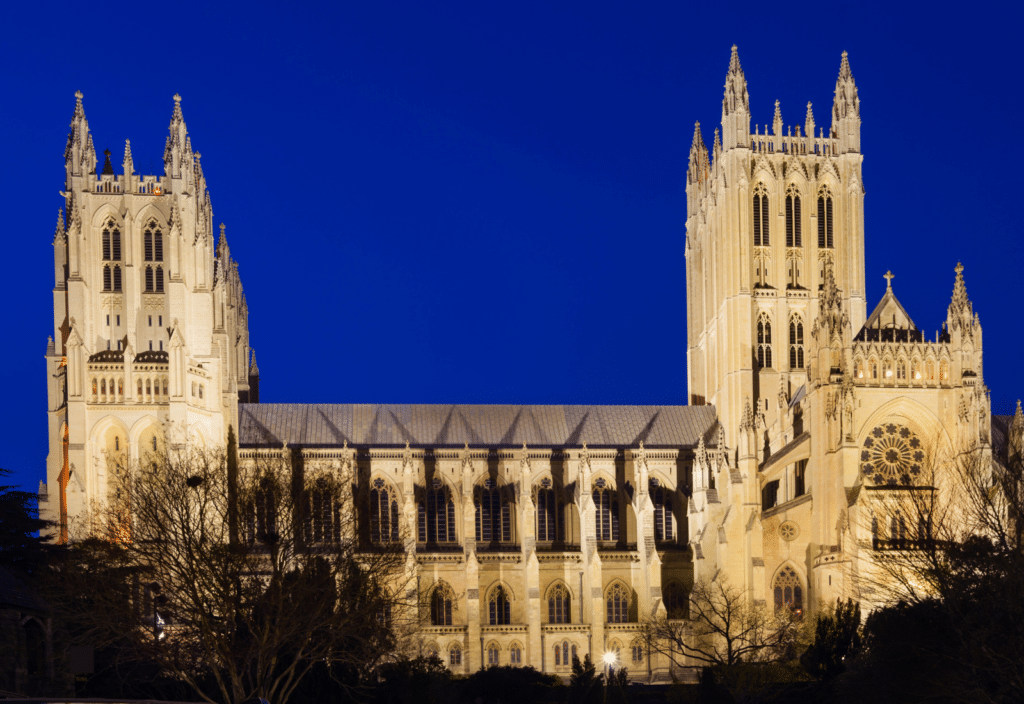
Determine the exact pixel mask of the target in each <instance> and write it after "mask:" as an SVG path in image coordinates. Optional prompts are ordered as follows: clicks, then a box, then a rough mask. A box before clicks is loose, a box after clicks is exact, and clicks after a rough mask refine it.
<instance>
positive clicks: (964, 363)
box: [946, 262, 981, 382]
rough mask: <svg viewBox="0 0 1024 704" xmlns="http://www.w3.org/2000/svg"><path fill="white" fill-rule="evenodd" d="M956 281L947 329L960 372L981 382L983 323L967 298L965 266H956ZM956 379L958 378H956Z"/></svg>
mask: <svg viewBox="0 0 1024 704" xmlns="http://www.w3.org/2000/svg"><path fill="white" fill-rule="evenodd" d="M954 271H956V280H955V281H954V282H953V298H952V300H951V301H950V302H949V309H948V311H947V313H946V329H947V330H949V335H950V343H951V347H952V350H956V352H954V354H957V353H959V355H960V359H959V362H960V369H959V372H960V373H961V374H962V375H963V376H964V377H976V378H977V381H978V382H980V381H981V323H980V322H979V320H978V316H977V314H976V313H974V307H973V305H972V304H971V299H970V298H968V297H967V285H966V284H965V283H964V276H963V271H964V267H963V264H960V263H959V262H958V263H957V265H956V269H954ZM954 378H956V377H954Z"/></svg>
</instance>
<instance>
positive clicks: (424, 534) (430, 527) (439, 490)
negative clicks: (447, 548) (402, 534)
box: [416, 477, 456, 543]
mask: <svg viewBox="0 0 1024 704" xmlns="http://www.w3.org/2000/svg"><path fill="white" fill-rule="evenodd" d="M416 510H417V519H418V520H417V524H418V528H419V539H420V542H421V543H453V542H455V540H456V538H455V502H454V501H453V500H452V496H451V492H450V491H449V490H448V487H446V486H444V483H443V482H442V481H441V480H440V479H437V478H436V477H435V478H434V480H433V482H432V483H431V486H430V487H429V488H428V489H426V490H425V491H424V496H423V499H422V500H421V501H420V502H419V503H418V504H417V509H416Z"/></svg>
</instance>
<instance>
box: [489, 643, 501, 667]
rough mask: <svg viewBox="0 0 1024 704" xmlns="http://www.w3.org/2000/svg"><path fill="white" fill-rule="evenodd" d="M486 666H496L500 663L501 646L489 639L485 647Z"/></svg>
mask: <svg viewBox="0 0 1024 704" xmlns="http://www.w3.org/2000/svg"><path fill="white" fill-rule="evenodd" d="M486 657H487V667H497V666H498V665H500V664H501V646H499V645H498V643H497V641H493V640H492V641H491V642H490V643H488V644H487V648H486Z"/></svg>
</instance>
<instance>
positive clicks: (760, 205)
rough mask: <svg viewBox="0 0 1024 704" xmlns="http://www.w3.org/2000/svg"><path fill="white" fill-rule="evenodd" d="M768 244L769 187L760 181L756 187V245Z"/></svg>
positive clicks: (764, 245)
mask: <svg viewBox="0 0 1024 704" xmlns="http://www.w3.org/2000/svg"><path fill="white" fill-rule="evenodd" d="M768 245H769V240H768V189H767V188H765V186H764V184H763V183H759V184H757V186H755V187H754V246H755V247H767V246H768Z"/></svg>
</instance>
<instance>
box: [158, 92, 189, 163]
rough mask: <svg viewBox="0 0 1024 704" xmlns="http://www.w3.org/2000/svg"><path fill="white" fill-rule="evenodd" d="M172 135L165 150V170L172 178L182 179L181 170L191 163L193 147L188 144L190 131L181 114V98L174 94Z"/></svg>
mask: <svg viewBox="0 0 1024 704" xmlns="http://www.w3.org/2000/svg"><path fill="white" fill-rule="evenodd" d="M169 129H170V135H169V136H168V138H167V146H166V147H165V149H164V170H165V172H167V171H169V173H166V175H168V176H171V177H172V178H180V177H181V170H182V168H183V167H184V166H185V164H186V163H188V162H189V161H191V159H192V155H191V145H190V144H189V143H188V130H187V129H186V128H185V118H184V117H183V116H182V114H181V96H180V95H178V94H177V93H175V94H174V111H173V112H172V113H171V124H170V127H169Z"/></svg>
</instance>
